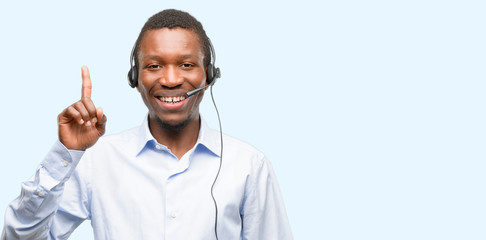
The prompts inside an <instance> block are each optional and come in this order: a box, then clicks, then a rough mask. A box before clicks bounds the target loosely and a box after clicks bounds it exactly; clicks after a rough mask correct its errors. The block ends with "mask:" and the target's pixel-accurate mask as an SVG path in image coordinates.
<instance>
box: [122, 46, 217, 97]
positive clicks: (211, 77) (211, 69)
mask: <svg viewBox="0 0 486 240" xmlns="http://www.w3.org/2000/svg"><path fill="white" fill-rule="evenodd" d="M207 39H208V43H209V51H210V57H211V63H209V65H208V69H207V71H206V82H207V83H208V84H207V85H206V86H205V87H203V88H198V89H195V90H193V91H191V92H189V93H188V94H187V95H188V97H191V96H192V95H194V94H196V93H198V92H200V91H202V90H204V89H206V88H208V87H209V86H212V85H213V84H214V83H215V82H216V79H218V78H220V77H221V71H220V70H219V68H218V67H216V66H215V65H214V64H215V62H216V53H215V51H214V47H213V44H212V43H211V39H209V38H207ZM137 43H138V41H137V42H136V43H135V45H134V46H133V49H132V53H131V54H130V70H129V71H128V76H127V77H128V85H130V87H132V88H135V87H136V86H137V85H138V66H137V65H136V61H135V48H136V47H137Z"/></svg>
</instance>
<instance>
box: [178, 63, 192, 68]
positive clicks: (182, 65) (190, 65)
mask: <svg viewBox="0 0 486 240" xmlns="http://www.w3.org/2000/svg"><path fill="white" fill-rule="evenodd" d="M181 67H182V68H192V67H194V64H191V63H183V64H181Z"/></svg>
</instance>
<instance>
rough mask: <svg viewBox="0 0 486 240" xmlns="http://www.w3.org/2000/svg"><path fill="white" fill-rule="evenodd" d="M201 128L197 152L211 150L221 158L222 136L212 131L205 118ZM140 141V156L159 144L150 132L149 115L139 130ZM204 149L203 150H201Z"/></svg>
mask: <svg viewBox="0 0 486 240" xmlns="http://www.w3.org/2000/svg"><path fill="white" fill-rule="evenodd" d="M200 119H201V124H200V125H201V126H200V128H199V136H198V137H197V142H196V145H195V151H197V150H204V148H205V149H207V150H209V151H210V152H211V153H212V154H214V155H216V156H218V157H219V156H220V154H221V148H220V146H221V138H220V137H221V136H220V134H219V131H215V130H213V129H211V128H210V127H209V126H208V125H207V123H206V121H205V120H204V118H203V117H202V116H201V117H200ZM137 136H138V141H137V145H136V146H137V147H136V154H137V155H139V154H140V153H141V152H143V151H144V150H145V149H147V148H150V147H154V146H155V145H156V144H157V140H155V138H154V137H153V135H152V133H151V132H150V128H149V125H148V114H147V116H146V117H145V118H144V120H143V122H142V125H140V126H139V128H138V134H137ZM201 148H203V149H201Z"/></svg>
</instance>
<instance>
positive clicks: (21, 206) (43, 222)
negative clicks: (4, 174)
mask: <svg viewBox="0 0 486 240" xmlns="http://www.w3.org/2000/svg"><path fill="white" fill-rule="evenodd" d="M83 154H84V151H74V150H68V149H66V147H64V145H63V144H62V143H61V142H60V141H57V142H56V143H55V144H54V146H53V147H52V149H51V151H49V153H48V154H47V156H46V157H45V159H44V160H43V161H42V163H41V164H40V165H39V167H38V168H37V170H36V172H35V174H34V176H32V177H31V178H30V179H29V180H28V181H26V182H23V183H22V187H21V193H20V196H19V197H17V198H16V199H15V200H14V201H12V202H11V203H10V204H9V206H8V207H7V210H6V213H5V225H4V228H3V233H2V240H4V239H66V238H67V236H69V235H70V233H71V232H72V231H73V230H74V228H75V227H76V226H78V225H79V224H81V222H82V221H83V219H80V218H75V217H70V216H69V214H66V213H63V212H60V213H58V208H59V204H60V202H61V199H62V195H63V192H64V185H65V183H66V181H68V180H69V179H70V177H71V175H72V174H73V172H74V170H75V168H76V165H77V164H78V162H79V161H80V159H81V157H82V156H83ZM54 218H58V220H57V221H55V220H54ZM59 220H62V221H59ZM53 222H62V224H61V225H59V224H53ZM53 225H54V226H53ZM56 232H57V233H56ZM63 236H65V237H63Z"/></svg>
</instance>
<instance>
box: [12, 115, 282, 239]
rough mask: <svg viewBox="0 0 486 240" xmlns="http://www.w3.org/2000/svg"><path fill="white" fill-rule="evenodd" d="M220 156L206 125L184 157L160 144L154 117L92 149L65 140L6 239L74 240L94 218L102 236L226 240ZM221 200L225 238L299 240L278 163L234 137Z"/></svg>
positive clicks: (40, 172)
mask: <svg viewBox="0 0 486 240" xmlns="http://www.w3.org/2000/svg"><path fill="white" fill-rule="evenodd" d="M219 154H220V134H219V132H218V131H214V130H211V129H210V128H208V127H207V125H206V123H205V122H204V121H202V120H201V128H200V132H199V137H198V140H197V143H196V144H195V146H194V147H193V148H192V149H191V150H190V151H188V152H187V153H186V154H185V155H184V156H183V157H182V158H181V159H180V160H179V159H177V157H176V156H175V155H174V154H172V153H171V151H170V150H169V149H168V148H167V147H166V146H163V145H161V144H159V143H157V141H156V140H155V139H154V138H153V136H152V134H151V133H150V130H149V128H148V120H147V118H145V121H144V122H143V124H142V125H141V126H140V127H137V128H133V129H131V130H128V131H125V132H122V133H120V134H116V135H111V136H106V137H102V138H100V139H99V140H98V142H97V143H96V144H95V145H94V146H93V147H91V148H89V149H88V150H86V152H82V151H71V150H67V149H66V148H65V147H64V146H63V145H62V144H61V143H60V142H57V143H56V144H55V145H54V147H53V148H52V150H51V151H50V152H49V153H48V155H47V156H46V158H45V159H44V161H43V162H42V163H41V164H40V166H39V168H38V169H37V171H36V173H35V175H34V176H33V177H32V178H31V179H30V180H29V181H27V182H24V183H23V184H22V192H21V195H20V196H19V197H18V198H17V199H16V200H14V201H13V202H12V203H11V204H10V205H9V206H8V209H7V211H6V216H5V226H4V230H3V237H2V239H67V238H68V237H69V235H70V234H71V233H72V231H74V230H75V228H76V227H77V226H79V224H81V223H82V222H83V221H84V220H85V219H89V220H91V225H92V227H93V232H94V237H95V239H130V240H133V239H137V240H138V239H167V240H191V239H195V240H201V239H216V237H215V233H214V224H215V206H214V203H213V200H212V198H211V185H212V183H213V181H214V178H215V176H216V173H217V170H218V166H219ZM214 196H215V198H216V201H217V207H218V221H217V229H218V237H219V239H220V240H230V239H251V240H257V239H262V240H272V239H278V240H285V239H292V234H291V231H290V226H289V223H288V219H287V215H286V212H285V207H284V203H283V201H282V198H281V194H280V190H279V187H278V184H277V180H276V178H275V175H274V172H273V170H272V167H271V165H270V162H269V161H268V160H267V159H266V158H265V156H264V155H263V154H262V153H261V152H259V151H257V150H256V149H255V148H253V147H252V146H250V145H248V144H246V143H243V142H241V141H239V140H236V139H234V138H232V137H229V136H226V135H224V152H223V163H222V168H221V173H220V175H219V177H218V180H217V182H216V185H215V187H214Z"/></svg>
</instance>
